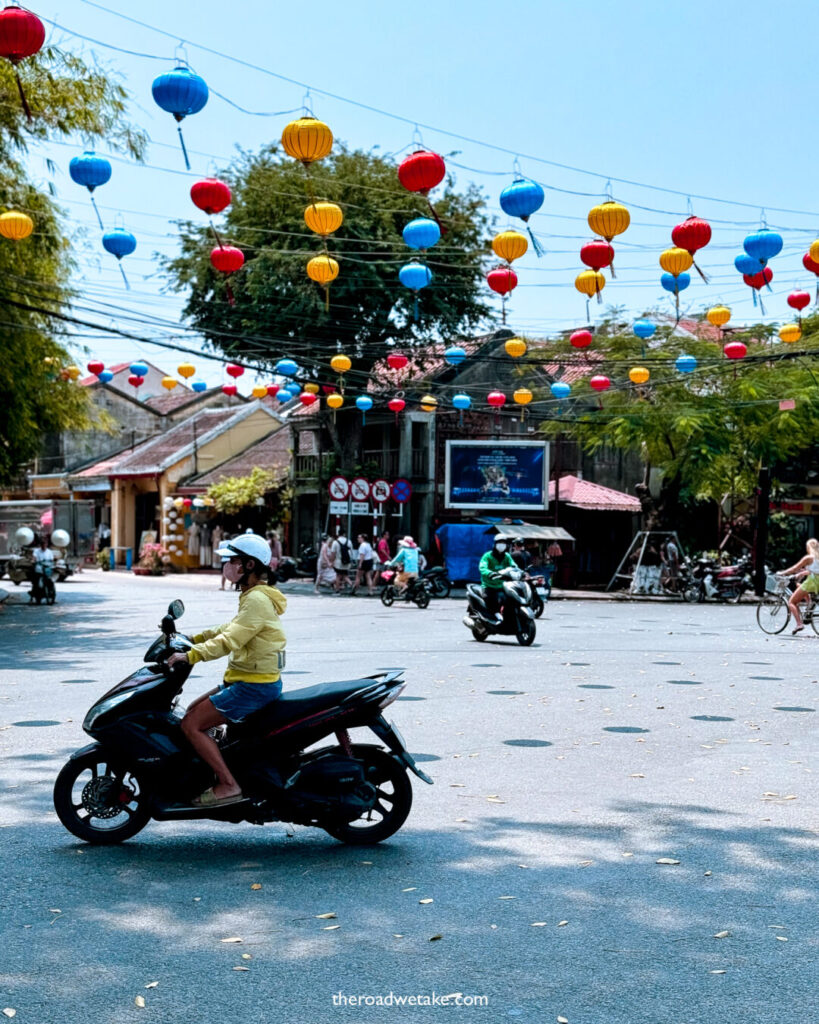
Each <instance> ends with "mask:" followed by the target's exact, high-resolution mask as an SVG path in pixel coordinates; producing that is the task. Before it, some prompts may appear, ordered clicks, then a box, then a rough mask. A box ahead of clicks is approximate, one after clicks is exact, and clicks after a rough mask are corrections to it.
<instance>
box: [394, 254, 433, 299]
mask: <svg viewBox="0 0 819 1024" xmlns="http://www.w3.org/2000/svg"><path fill="white" fill-rule="evenodd" d="M398 280H399V281H400V282H401V284H402V285H404V287H405V288H409V289H410V291H413V292H417V291H420V289H421V288H426V286H427V285H428V284H429V283H430V281H431V280H432V271H431V270H430V269H429V267H427V266H425V265H424V264H423V263H419V262H418V261H417V260H413V261H412V262H411V263H405V264H404V266H403V267H401V269H400V270H399V271H398Z"/></svg>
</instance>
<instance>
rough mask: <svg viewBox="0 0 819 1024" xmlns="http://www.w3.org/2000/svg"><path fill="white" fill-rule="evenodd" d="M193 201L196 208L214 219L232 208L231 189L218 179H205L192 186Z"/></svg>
mask: <svg viewBox="0 0 819 1024" xmlns="http://www.w3.org/2000/svg"><path fill="white" fill-rule="evenodd" d="M191 199H192V200H193V205H194V206H196V207H198V208H199V209H200V210H202V211H203V212H204V213H206V214H207V215H208V216H209V217H212V216H213V215H214V214H215V213H221V212H222V210H224V209H225V208H226V207H228V206H230V200H231V195H230V189H229V188H228V187H227V185H226V184H225V183H224V182H223V181H219V179H218V178H205V179H204V181H195V182H194V183H193V185H191Z"/></svg>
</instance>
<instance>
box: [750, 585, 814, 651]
mask: <svg viewBox="0 0 819 1024" xmlns="http://www.w3.org/2000/svg"><path fill="white" fill-rule="evenodd" d="M789 580H790V577H788V576H768V578H767V579H766V581H765V595H764V596H763V597H762V598H760V600H759V602H758V603H757V606H756V621H757V625H758V626H759V628H760V629H761V630H762V631H763V633H767V634H768V635H769V636H775V635H776V634H778V633H781V632H782V631H783V630H784V629H786V628H787V626H788V623H789V622H790V621H791V610H790V608H789V607H788V598H789V597H790V594H791V589H790V582H789ZM802 622H803V623H804V624H805V625H806V626H808V625H810V626H812V627H813V631H814V633H816V634H817V636H819V608H817V606H816V601H815V600H814V598H813V596H812V595H809V597H808V600H807V601H806V602H805V605H804V607H803V609H802Z"/></svg>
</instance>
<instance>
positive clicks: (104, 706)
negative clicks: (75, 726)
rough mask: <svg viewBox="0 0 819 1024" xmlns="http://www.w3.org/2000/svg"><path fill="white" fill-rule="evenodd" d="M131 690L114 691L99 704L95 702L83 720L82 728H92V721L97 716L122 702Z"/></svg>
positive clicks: (126, 698) (106, 712)
mask: <svg viewBox="0 0 819 1024" xmlns="http://www.w3.org/2000/svg"><path fill="white" fill-rule="evenodd" d="M133 692H134V691H133V690H125V692H124V693H115V694H114V695H113V696H112V697H107V698H106V699H105V700H103V701H100V703H99V704H95V705H94V706H93V708H91V710H90V711H89V712H88V714H87V715H86V716H85V718H84V720H83V723H82V727H83V729H85V730H90V729H93V728H94V723H95V722H96V721H97V719H98V718H100V717H101V716H102V715H106V714H108V712H109V711H110V710H111V709H112V708H115V707H116V706H117V705H118V704H122V703H123V701H126V700H128V698H129V697H130V696H131V694H132V693H133Z"/></svg>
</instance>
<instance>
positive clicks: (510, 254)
mask: <svg viewBox="0 0 819 1024" xmlns="http://www.w3.org/2000/svg"><path fill="white" fill-rule="evenodd" d="M528 248H529V243H528V241H527V240H526V235H522V234H521V233H520V231H501V233H500V234H499V235H495V237H494V238H493V239H492V249H493V251H494V253H495V255H496V256H500V258H501V259H502V260H506V262H507V263H511V262H512V260H517V259H520V257H521V256H522V255H523V254H524V253H525V252H526V250H527V249H528Z"/></svg>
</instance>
